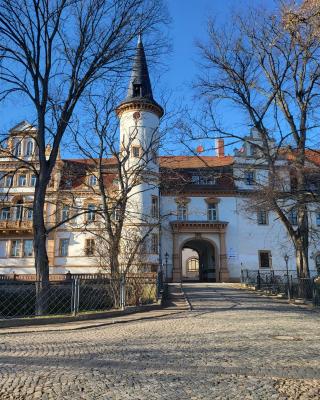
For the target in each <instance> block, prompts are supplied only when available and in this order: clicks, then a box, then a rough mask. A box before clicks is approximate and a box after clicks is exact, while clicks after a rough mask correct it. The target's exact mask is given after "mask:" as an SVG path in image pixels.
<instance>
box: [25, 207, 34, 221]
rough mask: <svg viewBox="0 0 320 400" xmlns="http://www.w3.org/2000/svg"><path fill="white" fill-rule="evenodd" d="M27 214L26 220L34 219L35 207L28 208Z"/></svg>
mask: <svg viewBox="0 0 320 400" xmlns="http://www.w3.org/2000/svg"><path fill="white" fill-rule="evenodd" d="M25 215H26V220H27V221H32V219H33V209H32V208H27V209H26V211H25Z"/></svg>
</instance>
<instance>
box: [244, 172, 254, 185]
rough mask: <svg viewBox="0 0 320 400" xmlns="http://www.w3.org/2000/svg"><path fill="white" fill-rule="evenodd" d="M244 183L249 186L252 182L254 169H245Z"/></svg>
mask: <svg viewBox="0 0 320 400" xmlns="http://www.w3.org/2000/svg"><path fill="white" fill-rule="evenodd" d="M244 180H245V183H246V184H247V185H249V186H251V185H253V184H254V171H245V173H244Z"/></svg>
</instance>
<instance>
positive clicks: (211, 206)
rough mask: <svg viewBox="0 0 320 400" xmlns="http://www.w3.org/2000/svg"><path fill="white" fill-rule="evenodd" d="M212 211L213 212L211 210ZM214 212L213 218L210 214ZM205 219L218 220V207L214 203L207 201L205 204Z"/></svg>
mask: <svg viewBox="0 0 320 400" xmlns="http://www.w3.org/2000/svg"><path fill="white" fill-rule="evenodd" d="M213 211H214V212H213ZM213 214H214V218H211V216H212V215H213ZM207 219H208V221H211V222H215V221H217V220H218V209H217V204H216V203H208V205H207Z"/></svg>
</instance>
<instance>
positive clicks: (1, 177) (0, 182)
mask: <svg viewBox="0 0 320 400" xmlns="http://www.w3.org/2000/svg"><path fill="white" fill-rule="evenodd" d="M5 182H6V173H5V172H3V171H0V187H4V186H5Z"/></svg>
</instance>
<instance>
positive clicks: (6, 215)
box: [0, 207, 10, 221]
mask: <svg viewBox="0 0 320 400" xmlns="http://www.w3.org/2000/svg"><path fill="white" fill-rule="evenodd" d="M0 219H1V220H2V221H8V220H9V219H10V207H4V208H2V209H1V213H0Z"/></svg>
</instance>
